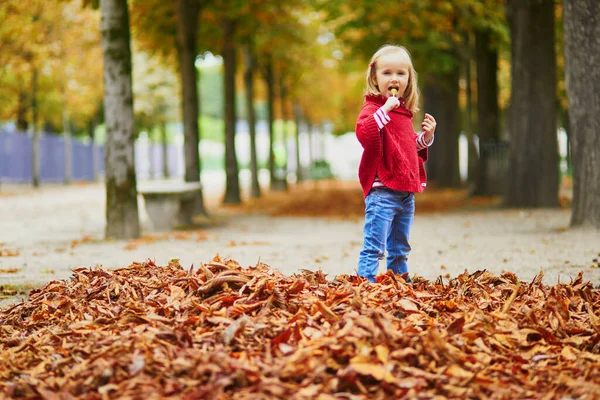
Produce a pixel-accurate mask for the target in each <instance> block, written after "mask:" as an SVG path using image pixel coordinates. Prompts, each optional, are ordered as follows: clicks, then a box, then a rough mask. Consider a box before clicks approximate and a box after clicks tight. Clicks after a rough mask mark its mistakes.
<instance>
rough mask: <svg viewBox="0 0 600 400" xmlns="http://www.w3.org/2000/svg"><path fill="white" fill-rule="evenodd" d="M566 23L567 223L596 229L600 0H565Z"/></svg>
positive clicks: (599, 207) (599, 214)
mask: <svg viewBox="0 0 600 400" xmlns="http://www.w3.org/2000/svg"><path fill="white" fill-rule="evenodd" d="M564 27H565V68H566V83H567V96H568V101H569V131H570V136H571V144H572V149H573V150H572V151H573V158H572V163H573V214H572V217H571V225H572V226H580V225H591V226H594V227H596V228H600V200H599V199H600V113H599V112H598V111H599V109H600V101H599V100H598V99H599V97H598V93H600V68H599V67H598V65H599V64H600V3H599V2H598V1H597V0H565V1H564Z"/></svg>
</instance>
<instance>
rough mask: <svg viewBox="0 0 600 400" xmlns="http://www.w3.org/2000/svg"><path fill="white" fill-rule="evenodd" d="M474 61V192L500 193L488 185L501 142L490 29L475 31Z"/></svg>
mask: <svg viewBox="0 0 600 400" xmlns="http://www.w3.org/2000/svg"><path fill="white" fill-rule="evenodd" d="M475 62H476V65H477V135H478V137H479V162H478V165H477V172H476V177H475V188H474V191H473V195H477V196H486V195H493V194H503V193H504V192H505V190H504V188H503V187H498V185H491V184H490V182H493V181H494V179H493V177H490V176H488V172H489V171H490V170H489V168H488V164H489V162H490V158H491V156H492V154H491V150H492V149H493V148H495V147H496V145H497V144H498V142H499V141H500V130H499V115H500V109H499V107H498V80H497V78H496V73H497V72H498V50H497V49H495V48H492V45H491V40H490V32H489V31H477V32H475Z"/></svg>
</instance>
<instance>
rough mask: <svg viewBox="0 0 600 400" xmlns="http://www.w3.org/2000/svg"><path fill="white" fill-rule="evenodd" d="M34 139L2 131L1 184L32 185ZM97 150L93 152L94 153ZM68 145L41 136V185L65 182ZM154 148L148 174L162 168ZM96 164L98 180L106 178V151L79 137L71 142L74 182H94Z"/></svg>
mask: <svg viewBox="0 0 600 400" xmlns="http://www.w3.org/2000/svg"><path fill="white" fill-rule="evenodd" d="M32 142H33V140H32V138H31V135H30V134H28V133H25V132H17V131H5V130H2V129H0V181H1V182H9V183H31V182H32V180H33V178H32V177H33V173H32V170H33V166H32V158H33V155H32V154H33V143H32ZM94 147H95V153H96V154H94V150H92V149H93V148H94ZM65 150H66V149H65V142H64V137H63V136H59V135H53V134H47V133H42V134H40V142H39V159H40V164H39V165H40V182H42V183H44V182H63V181H64V179H65ZM155 152H156V150H155V149H151V150H150V149H146V154H150V155H152V157H149V158H148V157H147V156H146V158H147V159H146V160H145V161H146V162H147V164H146V165H144V167H145V171H146V174H148V171H151V172H152V173H153V174H154V175H156V171H160V173H161V174H162V169H161V167H160V165H162V164H159V166H156V165H154V163H156V162H157V161H158V162H160V158H159V156H157V155H156V154H155ZM94 161H96V163H97V164H96V167H97V169H98V170H97V171H96V172H97V173H98V176H99V177H102V176H103V175H104V148H103V147H102V146H94V145H93V144H92V143H85V142H82V141H81V140H79V139H77V138H73V139H72V140H71V165H72V169H71V171H72V178H73V180H74V181H93V180H94V178H95V174H94Z"/></svg>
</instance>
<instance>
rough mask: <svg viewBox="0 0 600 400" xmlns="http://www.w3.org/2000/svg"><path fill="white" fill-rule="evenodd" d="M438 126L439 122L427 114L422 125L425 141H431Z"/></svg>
mask: <svg viewBox="0 0 600 400" xmlns="http://www.w3.org/2000/svg"><path fill="white" fill-rule="evenodd" d="M386 104H387V103H386ZM436 126H437V122H435V118H433V117H432V116H431V115H430V114H425V118H424V119H423V122H422V123H421V128H422V129H423V132H425V140H430V139H431V137H432V136H433V133H434V132H435V127H436Z"/></svg>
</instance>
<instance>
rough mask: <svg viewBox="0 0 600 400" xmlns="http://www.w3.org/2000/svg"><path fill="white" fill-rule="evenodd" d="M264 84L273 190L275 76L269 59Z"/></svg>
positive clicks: (271, 185) (272, 185)
mask: <svg viewBox="0 0 600 400" xmlns="http://www.w3.org/2000/svg"><path fill="white" fill-rule="evenodd" d="M264 76H265V83H266V85H267V109H268V112H269V121H268V122H269V123H268V125H269V177H270V187H271V189H273V187H274V185H275V184H276V183H275V181H276V177H275V151H274V149H273V142H274V139H275V137H274V136H275V135H274V132H273V125H274V123H275V115H274V108H275V107H274V106H275V76H274V73H273V62H272V60H271V58H270V57H268V59H267V65H266V66H265V73H264Z"/></svg>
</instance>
